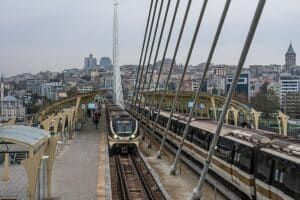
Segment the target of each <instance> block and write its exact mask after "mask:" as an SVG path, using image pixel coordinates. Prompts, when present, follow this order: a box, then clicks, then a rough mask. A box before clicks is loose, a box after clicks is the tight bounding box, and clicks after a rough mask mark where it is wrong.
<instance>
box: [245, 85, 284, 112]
mask: <svg viewBox="0 0 300 200" xmlns="http://www.w3.org/2000/svg"><path fill="white" fill-rule="evenodd" d="M251 106H252V107H253V108H254V109H256V110H258V111H261V112H263V113H264V114H266V115H267V116H269V115H270V114H271V113H275V112H277V111H278V110H279V109H280V102H279V97H278V96H277V95H276V93H275V91H274V90H272V89H268V83H264V84H263V85H262V86H261V88H260V90H259V92H258V93H257V94H256V95H255V96H254V97H253V98H251Z"/></svg>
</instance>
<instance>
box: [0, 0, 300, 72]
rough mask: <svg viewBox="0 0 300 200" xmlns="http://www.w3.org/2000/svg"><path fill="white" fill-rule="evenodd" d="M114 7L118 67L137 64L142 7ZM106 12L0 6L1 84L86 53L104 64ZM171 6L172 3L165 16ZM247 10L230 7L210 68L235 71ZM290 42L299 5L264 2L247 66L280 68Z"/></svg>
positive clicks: (130, 1)
mask: <svg viewBox="0 0 300 200" xmlns="http://www.w3.org/2000/svg"><path fill="white" fill-rule="evenodd" d="M165 1H166V0H165ZM186 2H187V0H182V1H181V4H180V13H179V14H180V15H179V16H178V18H177V19H178V20H177V24H176V29H175V32H174V37H173V38H172V42H171V44H172V45H171V46H170V51H169V53H168V56H169V57H171V56H172V53H173V51H172V49H174V46H175V40H176V37H177V35H178V30H179V25H180V23H181V20H182V15H183V12H184V9H185V6H186ZM224 2H225V1H223V0H209V3H208V7H207V12H206V14H205V18H204V21H203V25H202V27H201V30H200V32H199V35H198V40H197V44H196V46H195V49H194V52H193V56H192V59H191V64H199V63H201V62H205V60H206V57H207V53H208V49H209V47H210V44H211V41H212V38H213V35H214V32H215V30H216V25H217V22H218V20H219V17H220V11H221V10H222V9H223V6H224ZM119 3H120V6H119V8H118V9H119V10H118V11H119V36H120V38H119V40H120V64H121V65H122V64H137V63H138V60H139V55H140V50H141V45H142V39H143V34H144V29H145V23H146V17H147V12H148V9H149V4H150V0H119ZM112 4H113V1H112V0H26V1H24V0H1V1H0V44H1V45H0V73H4V74H5V76H8V75H12V74H16V73H21V72H34V73H36V72H39V71H41V70H43V71H45V70H51V71H62V69H65V68H72V67H76V68H81V67H82V66H83V59H84V57H85V56H87V55H88V54H89V53H93V54H94V55H95V56H96V57H97V59H99V58H100V57H102V56H110V57H111V55H112V20H113V5H112ZM201 4H202V1H201V0H194V1H193V4H192V8H191V12H190V15H189V21H188V24H187V27H186V29H185V33H184V36H183V40H182V44H181V46H180V51H179V54H178V58H177V59H176V60H177V62H178V63H183V62H184V61H185V58H186V55H187V49H188V47H189V45H190V41H191V36H192V33H193V31H194V27H195V22H196V20H197V17H198V15H199V10H200V7H201ZM174 5H175V0H172V8H174ZM255 7H256V1H254V0H251V1H250V0H232V5H231V8H230V11H229V12H230V13H229V15H228V18H227V21H226V23H225V27H224V30H223V32H222V37H221V39H220V42H219V46H218V48H217V50H216V54H215V56H214V59H213V63H226V64H236V63H237V60H238V57H239V54H240V50H241V47H242V45H243V42H244V39H245V36H246V33H247V30H248V28H249V24H250V21H251V19H252V16H253V13H254V10H255ZM172 10H173V9H171V12H172ZM169 19H170V17H169ZM167 28H169V26H167ZM165 36H166V34H165ZM290 40H291V41H292V42H293V46H294V49H295V51H296V52H297V50H298V53H299V54H300V1H299V0H285V1H282V0H268V1H267V4H266V7H265V11H264V13H263V16H262V20H261V22H260V26H259V27H258V30H257V34H256V37H255V39H254V42H253V44H252V48H251V50H250V52H249V56H248V59H247V65H248V64H272V63H276V64H283V63H284V53H285V52H286V50H287V47H288V44H289V42H290ZM163 44H164V43H163ZM161 54H162V52H161V53H160V55H161ZM298 58H299V56H298Z"/></svg>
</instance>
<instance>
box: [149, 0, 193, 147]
mask: <svg viewBox="0 0 300 200" xmlns="http://www.w3.org/2000/svg"><path fill="white" fill-rule="evenodd" d="M191 3H192V0H189V1H188V3H187V7H186V10H185V14H184V17H183V22H182V25H181V29H180V33H179V37H178V39H177V43H176V47H175V51H174V55H173V58H172V63H171V67H170V71H169V74H168V78H167V81H166V84H165V88H164V92H163V95H162V96H161V97H160V102H159V105H158V112H157V116H156V118H155V122H154V125H153V127H152V130H151V135H150V138H149V144H148V147H149V148H151V141H152V137H153V135H154V132H155V130H156V125H157V122H158V119H159V114H160V110H161V105H162V102H163V99H164V98H165V96H166V93H167V86H168V83H169V80H170V78H171V74H172V71H173V67H174V64H175V59H176V57H177V53H178V49H179V45H180V42H181V38H182V34H183V31H184V28H185V24H186V20H187V17H188V14H189V11H190V7H191ZM162 65H163V63H162Z"/></svg>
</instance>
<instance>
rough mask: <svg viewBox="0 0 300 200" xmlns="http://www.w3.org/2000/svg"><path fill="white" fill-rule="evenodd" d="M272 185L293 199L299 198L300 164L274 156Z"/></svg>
mask: <svg viewBox="0 0 300 200" xmlns="http://www.w3.org/2000/svg"><path fill="white" fill-rule="evenodd" d="M274 168H275V170H274V173H273V180H274V182H273V183H272V185H273V186H275V187H276V188H277V189H279V190H281V191H283V192H284V193H286V194H287V195H288V196H290V197H293V198H294V199H300V170H299V169H300V165H297V164H295V163H293V162H290V161H288V160H284V159H281V158H275V166H274Z"/></svg>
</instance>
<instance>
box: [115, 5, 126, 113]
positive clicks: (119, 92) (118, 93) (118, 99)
mask: <svg viewBox="0 0 300 200" xmlns="http://www.w3.org/2000/svg"><path fill="white" fill-rule="evenodd" d="M113 5H114V22H113V23H114V25H113V100H114V103H115V104H117V105H119V106H120V107H121V108H124V99H123V88H122V83H121V73H120V66H119V33H118V32H119V30H118V5H119V3H117V1H116V0H115V1H114V4H113Z"/></svg>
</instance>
